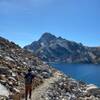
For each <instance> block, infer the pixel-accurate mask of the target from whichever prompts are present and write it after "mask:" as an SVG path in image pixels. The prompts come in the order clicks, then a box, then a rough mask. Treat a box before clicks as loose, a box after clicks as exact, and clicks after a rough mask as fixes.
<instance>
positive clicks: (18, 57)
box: [0, 37, 52, 100]
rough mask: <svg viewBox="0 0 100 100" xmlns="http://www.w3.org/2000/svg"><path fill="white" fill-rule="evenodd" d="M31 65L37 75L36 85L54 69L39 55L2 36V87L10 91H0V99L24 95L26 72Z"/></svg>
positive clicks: (0, 62) (0, 71)
mask: <svg viewBox="0 0 100 100" xmlns="http://www.w3.org/2000/svg"><path fill="white" fill-rule="evenodd" d="M29 67H31V68H32V69H33V70H34V73H35V74H36V76H37V81H36V83H37V84H36V86H37V85H39V84H40V83H42V82H43V80H44V79H45V78H48V77H50V76H51V75H52V69H51V68H49V66H48V65H46V64H44V63H43V62H42V61H41V60H40V59H39V58H38V57H36V56H35V55H33V54H32V53H30V52H28V51H26V50H23V49H22V48H20V47H19V46H18V45H16V44H15V43H13V42H10V41H8V40H7V39H4V38H2V37H0V89H4V88H5V91H4V93H9V94H8V95H7V94H5V95H3V94H2V92H1V91H0V100H1V99H2V98H3V99H2V100H5V99H4V98H6V99H7V98H9V99H11V100H12V99H13V100H16V99H14V98H17V97H19V96H17V95H20V96H21V97H23V96H24V74H25V73H26V72H27V69H28V68H29ZM7 96H8V97H7ZM16 96H17V97H16ZM7 100H8V99H7ZM17 100H18V99H17Z"/></svg>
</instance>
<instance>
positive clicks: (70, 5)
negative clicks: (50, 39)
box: [0, 0, 100, 47]
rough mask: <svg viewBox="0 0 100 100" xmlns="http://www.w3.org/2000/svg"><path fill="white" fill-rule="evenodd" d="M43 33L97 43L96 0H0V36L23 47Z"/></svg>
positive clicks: (99, 17) (99, 3)
mask: <svg viewBox="0 0 100 100" xmlns="http://www.w3.org/2000/svg"><path fill="white" fill-rule="evenodd" d="M44 32H51V33H52V34H54V35H56V36H61V37H63V38H66V39H68V40H72V41H76V42H81V43H83V44H84V45H87V46H100V0H0V36H2V37H5V38H7V39H9V40H11V41H14V42H15V43H17V44H19V45H20V46H22V47H23V46H24V45H27V44H30V43H31V42H32V41H35V40H38V39H39V38H40V36H41V35H42V34H43V33H44Z"/></svg>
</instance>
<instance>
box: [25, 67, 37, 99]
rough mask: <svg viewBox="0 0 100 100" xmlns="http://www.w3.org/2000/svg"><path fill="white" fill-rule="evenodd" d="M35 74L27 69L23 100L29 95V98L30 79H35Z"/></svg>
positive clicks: (30, 91)
mask: <svg viewBox="0 0 100 100" xmlns="http://www.w3.org/2000/svg"><path fill="white" fill-rule="evenodd" d="M35 77H36V76H35V74H33V73H32V69H31V68H29V69H28V73H27V74H25V100H27V97H28V95H29V99H31V93H32V81H33V79H35Z"/></svg>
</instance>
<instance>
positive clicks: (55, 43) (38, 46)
mask: <svg viewBox="0 0 100 100" xmlns="http://www.w3.org/2000/svg"><path fill="white" fill-rule="evenodd" d="M24 49H26V50H28V51H31V52H33V53H34V54H36V55H37V56H38V57H39V58H40V59H42V60H44V61H46V62H66V63H100V47H87V46H84V45H83V44H81V43H76V42H73V41H69V40H66V39H63V38H62V37H56V36H54V35H52V34H51V33H47V32H46V33H44V34H43V35H42V36H41V38H40V39H39V40H38V41H35V42H33V43H31V44H30V45H27V46H25V47H24Z"/></svg>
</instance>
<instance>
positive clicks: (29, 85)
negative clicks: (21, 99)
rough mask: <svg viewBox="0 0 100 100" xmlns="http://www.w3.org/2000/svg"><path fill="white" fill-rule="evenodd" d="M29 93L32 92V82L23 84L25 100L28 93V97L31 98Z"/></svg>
mask: <svg viewBox="0 0 100 100" xmlns="http://www.w3.org/2000/svg"><path fill="white" fill-rule="evenodd" d="M31 93H32V84H26V85H25V100H27V97H28V95H29V98H30V99H31Z"/></svg>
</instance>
